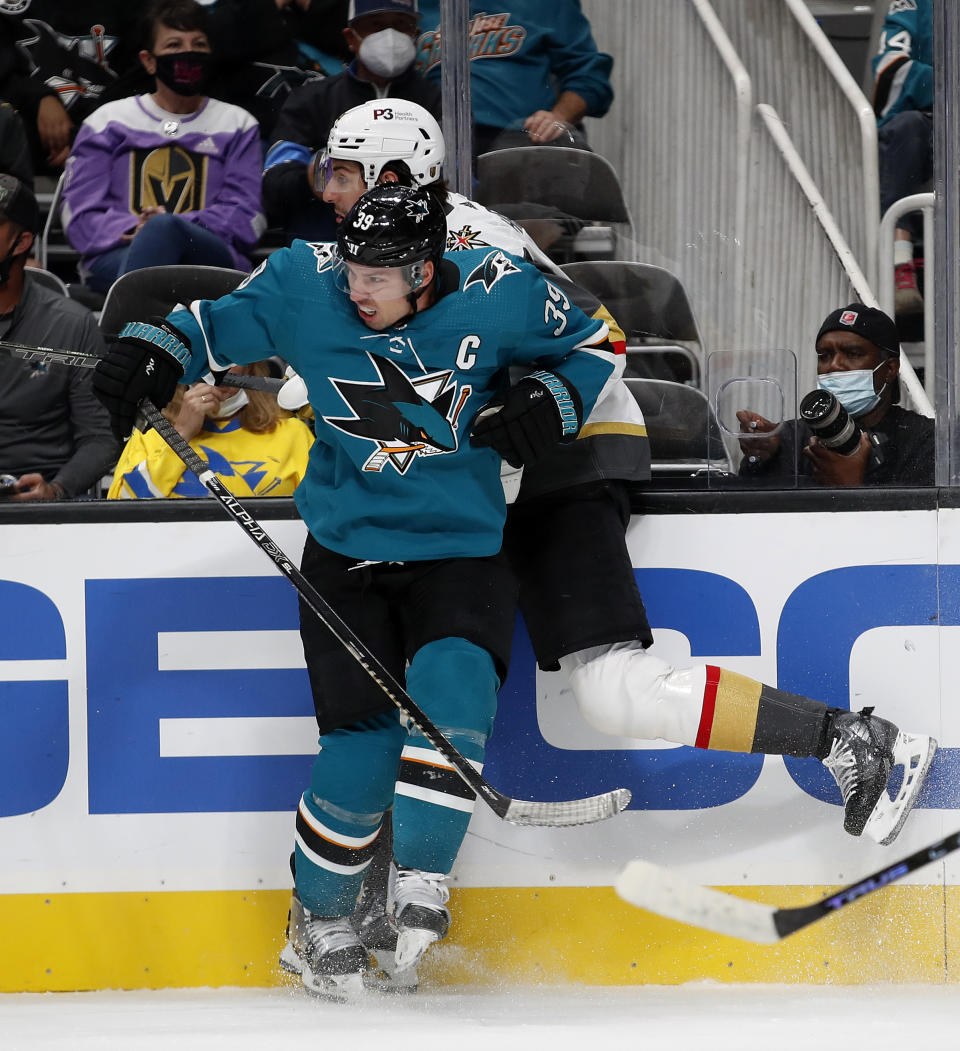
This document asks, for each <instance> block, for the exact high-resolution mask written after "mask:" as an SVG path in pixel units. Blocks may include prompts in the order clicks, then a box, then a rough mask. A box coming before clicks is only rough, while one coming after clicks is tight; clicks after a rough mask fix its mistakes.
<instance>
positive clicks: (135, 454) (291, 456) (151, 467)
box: [107, 361, 313, 500]
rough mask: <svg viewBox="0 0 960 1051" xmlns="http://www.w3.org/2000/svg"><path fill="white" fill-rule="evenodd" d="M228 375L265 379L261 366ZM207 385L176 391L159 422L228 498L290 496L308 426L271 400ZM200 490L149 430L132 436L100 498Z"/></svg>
mask: <svg viewBox="0 0 960 1051" xmlns="http://www.w3.org/2000/svg"><path fill="white" fill-rule="evenodd" d="M230 371H231V372H242V373H246V374H252V375H256V376H268V375H269V374H270V368H269V366H268V365H267V363H266V362H262V361H261V362H257V363H256V364H254V365H245V366H242V367H241V366H234V367H233V368H232V369H231V370H230ZM229 382H230V381H229V379H227V380H225V382H224V384H223V386H220V387H212V386H210V384H209V383H204V382H203V381H200V382H198V383H194V384H193V385H192V386H190V387H185V386H179V387H178V388H177V393H176V394H175V395H174V397H173V400H172V401H171V402H170V404H169V405H168V406H167V408H166V409H164V410H163V414H164V416H166V417H167V419H168V420H169V421H170V422H171V423H172V424H173V426H174V427H175V428H176V429H177V431H179V432H180V435H181V437H183V438H185V439H186V440H187V441H188V442H189V443H190V446H191V448H192V449H193V450H194V452H196V453H197V455H198V456H201V457H202V458H203V459H204V460H206V461H207V462H208V463H209V464H210V466H211V467H212V468H213V470H214V471H215V473H216V475H217V477H218V478H219V479H220V481H221V482H222V483H223V485H225V486H226V487H227V489H229V490H230V492H231V493H233V494H234V496H239V497H241V498H244V497H250V496H292V495H293V491H294V489H296V488H297V486H298V485H299V484H300V482H301V481H302V480H303V476H304V474H305V473H306V470H307V456H308V454H309V452H310V446H311V445H312V444H313V434H312V432H311V430H310V428H309V427H308V426H307V425H306V424H305V423H304V422H303V421H302V420H299V419H297V418H296V417H295V416H291V415H290V414H289V413H288V412H284V411H283V409H281V408H279V406H278V405H277V398H276V395H274V394H267V393H266V392H264V391H258V390H251V391H246V390H239V389H237V388H236V387H231V386H230V385H229ZM208 495H209V494H208V493H207V490H206V489H205V488H204V487H203V486H202V485H201V484H200V482H199V481H198V480H197V479H196V477H195V476H194V475H193V473H192V472H190V471H188V470H187V468H186V467H185V466H184V463H183V461H182V460H181V459H180V457H179V456H177V454H176V453H175V452H174V451H173V450H172V449H171V448H170V446H169V445H167V443H166V442H165V441H164V440H163V439H162V438H161V437H160V435H159V434H157V432H156V431H155V430H153V429H152V428H151V429H150V430H148V431H147V432H146V434H141V433H140V431H134V432H133V434H132V435H131V437H130V440H129V441H128V442H127V444H126V446H125V447H124V450H123V455H122V456H121V457H120V462H119V463H118V464H117V469H116V472H115V473H114V476H113V484H112V485H111V486H110V491H109V492H108V493H107V498H108V499H110V500H143V499H149V498H151V497H168V496H172V497H205V496H208Z"/></svg>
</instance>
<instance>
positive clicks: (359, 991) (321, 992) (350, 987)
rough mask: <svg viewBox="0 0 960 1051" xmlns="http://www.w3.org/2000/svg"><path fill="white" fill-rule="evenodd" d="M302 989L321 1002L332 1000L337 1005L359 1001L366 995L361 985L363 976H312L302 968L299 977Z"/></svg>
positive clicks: (364, 988)
mask: <svg viewBox="0 0 960 1051" xmlns="http://www.w3.org/2000/svg"><path fill="white" fill-rule="evenodd" d="M301 978H302V979H303V987H304V989H306V990H307V992H308V993H310V995H311V996H316V997H317V998H318V999H321V1000H334V1001H336V1002H338V1003H347V1002H350V1001H352V1000H360V999H362V998H363V996H364V994H365V993H366V987H365V986H364V983H363V975H362V974H360V973H357V974H338V975H325V974H319V975H314V974H313V972H312V971H311V970H310V968H309V967H304V969H303V973H302V975H301Z"/></svg>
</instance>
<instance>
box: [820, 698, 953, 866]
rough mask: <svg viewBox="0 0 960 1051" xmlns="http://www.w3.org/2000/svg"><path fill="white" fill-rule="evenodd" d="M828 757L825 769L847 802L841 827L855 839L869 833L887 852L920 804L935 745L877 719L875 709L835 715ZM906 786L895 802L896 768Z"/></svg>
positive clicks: (824, 762) (900, 788) (897, 795)
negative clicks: (892, 787) (893, 780)
mask: <svg viewBox="0 0 960 1051" xmlns="http://www.w3.org/2000/svg"><path fill="white" fill-rule="evenodd" d="M830 735H831V738H832V740H831V744H830V754H829V755H828V756H827V757H826V759H824V760H823V765H824V766H825V767H826V768H827V769H828V770H829V771H830V773H831V774H832V775H833V778H834V780H835V781H836V782H837V784H838V785H839V786H840V793H841V795H842V796H843V807H844V818H843V827H844V829H846V831H847V832H849V833H850V835H851V836H859V835H860V834H861V833H863V832H866V833H867V835H868V836H869V837H870V838H871V839H875V840H876V841H877V842H878V843H882V844H883V845H884V846H886V845H887V844H889V843H892V842H893V841H894V840H895V839H896V838H897V834H898V833H899V832H900V829H901V828H903V823H904V822H905V821H906V820H907V815H908V814H909V813H910V811H911V809H912V808H913V804H914V803H915V802H916V800H917V796H918V795H919V793H920V789H921V787H922V786H923V781H924V778H925V777H926V776H927V771H928V770H929V769H930V763H931V761H932V760H933V755H934V752H936V750H937V742H936V741H935V740H934V739H933V738H932V737H928V736H926V735H925V734H905V733H903V732H902V731H901V730H899V729H898V728H897V727H896V726H894V724H893V723H890V722H887V720H886V719H879V718H877V717H876V716H875V715H874V714H873V709H872V708H864V709H863V711H861V712H843V711H841V712H837V713H836V714H835V715H834V716H833V721H832V723H831V726H830ZM898 766H902V767H903V781H902V783H901V784H900V787H899V789H898V790H897V791H896V794H895V795H894V796H892V797H891V795H890V792H889V791H888V785H889V783H890V781H891V776H892V775H893V773H894V770H895V768H896V767H898Z"/></svg>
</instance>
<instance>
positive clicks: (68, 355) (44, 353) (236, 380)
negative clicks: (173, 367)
mask: <svg viewBox="0 0 960 1051" xmlns="http://www.w3.org/2000/svg"><path fill="white" fill-rule="evenodd" d="M0 350H6V351H8V352H9V353H10V354H12V355H13V356H14V357H16V358H20V359H22V360H23V361H32V362H34V363H36V364H37V365H71V366H73V367H74V368H81V369H94V368H96V367H97V362H98V361H100V360H101V359H100V356H99V355H97V354H88V353H86V352H85V351H82V350H57V349H56V348H54V347H30V346H27V344H25V343H10V342H9V341H7V340H0ZM285 382H286V380H281V379H275V378H273V377H272V376H245V375H243V374H241V373H237V372H231V373H230V379H229V382H228V381H227V380H226V377H225V376H224V380H223V383H222V386H224V387H237V388H240V387H242V388H243V389H244V390H262V391H266V392H267V393H268V394H277V393H278V392H279V390H280V388H281V387H282V386H283V385H284V383H285Z"/></svg>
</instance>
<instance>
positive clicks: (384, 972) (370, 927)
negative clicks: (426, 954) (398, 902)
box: [354, 913, 418, 993]
mask: <svg viewBox="0 0 960 1051" xmlns="http://www.w3.org/2000/svg"><path fill="white" fill-rule="evenodd" d="M354 923H355V925H356V916H355V917H354ZM357 933H358V934H359V936H360V942H361V944H362V945H363V947H364V948H365V949H366V950H367V952H368V953H369V954H370V957H371V959H372V960H373V963H374V968H373V970H372V971H371V972H370V973H369V974H368V975H367V978H366V981H365V984H366V986H367V988H369V989H375V990H376V991H377V992H381V993H415V992H416V991H417V985H418V977H417V967H416V964H411V965H408V966H407V967H405V968H404V969H403V970H398V968H397V960H396V955H397V939H398V938H399V934H400V932H399V931H398V930H397V928H396V925H395V924H394V923H393V920H392V919H391V918H390V917H389V916H386V915H385V914H383V913H381V914H380V915H379V916H367V917H365V918H364V919H363V921H362V922H361V923H360V925H359V926H357Z"/></svg>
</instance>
